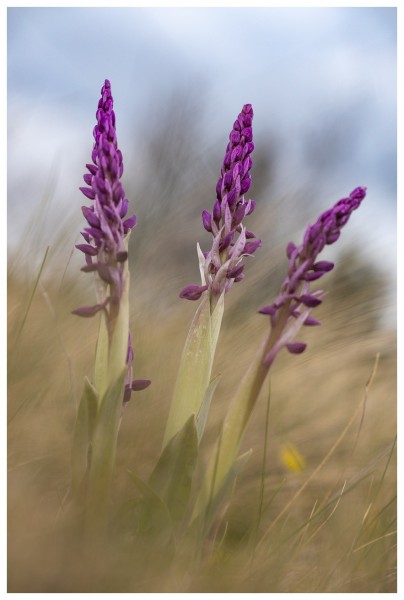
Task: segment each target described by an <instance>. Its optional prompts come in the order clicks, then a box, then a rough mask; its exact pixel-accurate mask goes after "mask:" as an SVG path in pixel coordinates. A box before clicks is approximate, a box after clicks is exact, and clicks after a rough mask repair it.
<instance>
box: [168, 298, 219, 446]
mask: <svg viewBox="0 0 404 600" xmlns="http://www.w3.org/2000/svg"><path fill="white" fill-rule="evenodd" d="M223 310H224V294H222V296H221V297H220V298H219V299H218V302H217V304H216V306H215V308H214V310H213V312H212V314H211V306H210V297H209V295H208V294H205V295H204V298H203V300H202V302H201V304H200V305H199V307H198V309H197V311H196V313H195V316H194V319H193V321H192V323H191V327H190V330H189V333H188V337H187V340H186V342H185V346H184V349H183V352H182V356H181V361H180V366H179V370H178V374H177V380H176V384H175V388H174V395H173V400H172V403H171V407H170V412H169V416H168V420H167V426H166V430H165V434H164V440H163V448H164V447H165V446H166V445H167V443H168V442H169V441H170V439H171V438H172V437H173V436H174V435H175V434H176V433H177V432H178V431H180V429H181V428H182V427H183V426H184V424H185V423H186V421H187V420H188V419H189V417H190V415H192V414H194V415H196V414H198V412H199V410H200V407H201V405H202V403H203V399H204V397H205V393H206V390H207V388H208V386H209V382H210V378H211V373H212V365H213V359H214V356H215V351H216V345H217V340H218V337H219V331H220V325H221V322H222V317H223Z"/></svg>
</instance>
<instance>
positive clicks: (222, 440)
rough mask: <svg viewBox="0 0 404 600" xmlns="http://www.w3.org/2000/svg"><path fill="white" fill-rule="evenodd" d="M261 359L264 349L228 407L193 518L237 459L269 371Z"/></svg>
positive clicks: (217, 489) (216, 489) (214, 493)
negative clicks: (242, 439)
mask: <svg viewBox="0 0 404 600" xmlns="http://www.w3.org/2000/svg"><path fill="white" fill-rule="evenodd" d="M262 358H263V352H262V350H260V352H259V353H258V354H257V355H256V357H255V359H254V362H253V363H252V365H251V367H250V369H249V370H248V371H247V373H246V375H245V377H244V379H243V380H242V382H241V385H240V387H239V389H238V391H237V393H236V396H235V397H234V399H233V401H232V403H231V405H230V407H229V411H228V413H227V415H226V418H225V421H224V423H223V427H222V431H221V434H220V437H219V440H218V442H217V444H216V446H215V448H214V450H213V452H212V455H211V459H210V462H209V464H208V467H207V470H206V475H205V477H204V480H203V482H202V485H201V489H200V493H199V495H198V498H197V502H196V505H195V509H194V515H193V516H194V518H195V517H196V516H197V515H199V514H201V513H203V512H204V511H205V509H206V505H207V503H208V502H210V500H211V499H212V498H214V497H215V495H216V494H217V493H218V491H219V489H220V488H221V487H222V484H223V482H224V481H225V479H226V477H227V474H228V473H229V471H230V470H231V469H232V467H233V463H234V461H235V460H236V456H237V453H238V450H239V446H240V442H241V438H242V436H243V434H244V431H245V428H246V426H247V423H248V421H249V418H250V416H251V413H252V410H253V408H254V406H255V403H256V401H257V399H258V396H259V393H260V391H261V388H262V384H263V382H264V380H265V377H266V375H267V373H268V368H267V367H266V366H264V365H263V362H262Z"/></svg>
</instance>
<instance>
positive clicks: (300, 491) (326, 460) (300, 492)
mask: <svg viewBox="0 0 404 600" xmlns="http://www.w3.org/2000/svg"><path fill="white" fill-rule="evenodd" d="M379 359H380V354H379V353H378V354H377V355H376V359H375V362H374V365H373V369H372V372H371V374H370V376H369V379H368V381H367V383H366V386H365V393H364V396H363V398H362V399H361V401H360V403H359V404H358V406H357V407H356V409H355V411H354V413H353V415H352V417H351V418H350V419H349V421H348V423H347V424H346V426H345V427H344V429H343V431H342V432H341V433H340V435H339V437H338V438H337V440H336V441H335V442H334V444H333V445H332V447H331V448H330V450H329V451H328V452H327V454H326V456H325V457H324V458H323V460H322V461H321V463H320V464H319V465H318V466H317V467H316V468H315V469H314V471H313V473H312V474H311V475H310V477H308V478H307V479H306V481H305V482H304V483H303V484H302V485H301V486H300V488H299V489H298V490H297V492H296V493H295V495H294V496H293V497H292V498H291V499H290V500H289V502H288V503H287V504H286V505H285V506H284V508H283V509H282V510H281V511H280V513H279V514H278V516H277V517H276V518H275V519H274V520H273V521H272V523H271V525H270V526H269V527H268V529H267V530H266V532H265V533H264V535H263V536H262V538H261V540H260V541H259V543H258V545H257V548H260V547H261V546H262V544H263V543H264V541H265V540H266V539H267V537H268V535H269V533H270V532H271V531H272V529H273V528H274V526H275V525H276V523H278V521H279V520H280V519H281V518H282V517H283V515H285V514H286V513H287V511H288V510H289V508H290V507H291V506H292V504H293V503H294V502H295V501H296V500H297V498H298V497H299V496H300V495H301V494H302V492H303V491H304V490H305V489H306V487H307V486H308V485H309V483H310V482H311V481H312V480H313V479H314V478H315V477H316V476H317V475H318V473H319V472H320V471H321V469H322V468H323V467H324V465H325V464H326V463H327V462H328V460H329V459H330V458H331V456H332V455H333V454H334V452H335V450H336V449H337V448H338V446H339V445H340V443H341V442H342V440H343V439H344V437H345V435H346V434H347V433H348V431H349V430H350V428H351V427H352V425H353V423H354V422H355V419H356V417H357V416H358V413H359V412H360V410H361V409H362V410H363V405H364V403H366V401H367V398H368V393H369V389H370V387H371V385H372V383H373V380H374V377H375V375H376V371H377V367H378V364H379Z"/></svg>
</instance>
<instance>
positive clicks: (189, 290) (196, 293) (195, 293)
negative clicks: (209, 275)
mask: <svg viewBox="0 0 404 600" xmlns="http://www.w3.org/2000/svg"><path fill="white" fill-rule="evenodd" d="M207 289H208V286H207V285H187V286H186V287H184V288H183V289H182V290H181V292H180V298H184V299H185V300H199V298H200V297H201V296H202V294H203V292H205V291H206V290H207Z"/></svg>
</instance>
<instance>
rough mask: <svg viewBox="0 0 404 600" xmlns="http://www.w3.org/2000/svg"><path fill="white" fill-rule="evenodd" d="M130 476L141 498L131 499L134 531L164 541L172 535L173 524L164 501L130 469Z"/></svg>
mask: <svg viewBox="0 0 404 600" xmlns="http://www.w3.org/2000/svg"><path fill="white" fill-rule="evenodd" d="M128 473H129V475H130V478H131V480H132V482H133V483H134V485H135V486H136V489H137V490H138V492H139V493H140V495H141V499H138V500H134V501H133V507H134V509H135V512H136V523H135V524H134V526H135V532H136V533H137V534H140V535H146V536H149V537H151V538H156V537H157V538H158V539H159V542H160V543H166V542H168V541H169V540H171V538H172V536H173V524H172V520H171V515H170V511H169V509H168V507H167V505H166V503H165V502H164V501H163V500H162V498H161V497H160V496H159V495H158V494H157V493H156V492H155V490H154V489H153V488H152V487H151V486H150V485H149V484H148V483H146V482H145V481H143V480H142V479H140V477H138V476H137V475H136V474H135V473H133V472H132V471H128Z"/></svg>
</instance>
